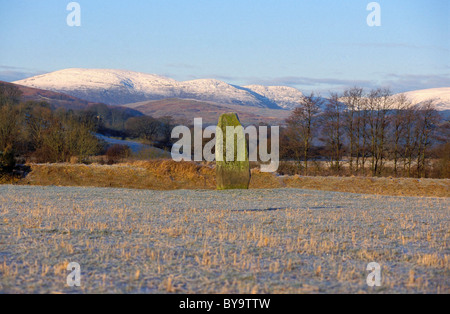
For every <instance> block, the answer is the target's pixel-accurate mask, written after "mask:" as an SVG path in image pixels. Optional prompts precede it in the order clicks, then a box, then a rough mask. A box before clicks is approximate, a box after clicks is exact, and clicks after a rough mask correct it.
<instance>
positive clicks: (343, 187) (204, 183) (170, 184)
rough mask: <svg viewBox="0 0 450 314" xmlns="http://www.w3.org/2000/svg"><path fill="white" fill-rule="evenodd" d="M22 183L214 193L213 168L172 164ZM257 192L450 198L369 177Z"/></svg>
mask: <svg viewBox="0 0 450 314" xmlns="http://www.w3.org/2000/svg"><path fill="white" fill-rule="evenodd" d="M29 166H30V169H31V171H30V172H29V173H28V175H26V176H25V177H24V178H22V179H16V180H14V181H13V180H11V179H5V178H4V179H3V182H2V183H7V184H11V183H14V184H19V185H42V186H49V185H55V186H88V187H114V188H132V189H152V190H177V189H208V190H209V189H215V187H216V182H215V170H214V166H213V164H196V163H187V162H182V163H177V162H173V161H169V160H160V161H149V162H142V161H137V162H131V163H123V164H118V165H112V166H110V165H98V164H92V165H78V164H77V165H72V164H31V165H29ZM250 187H251V188H252V189H266V188H300V189H309V190H322V191H336V192H349V193H359V194H375V195H391V196H423V197H449V196H450V180H448V179H445V180H438V179H412V178H367V177H318V176H317V177H304V176H277V175H275V174H271V173H261V172H260V171H259V170H258V169H253V170H252V180H251V184H250Z"/></svg>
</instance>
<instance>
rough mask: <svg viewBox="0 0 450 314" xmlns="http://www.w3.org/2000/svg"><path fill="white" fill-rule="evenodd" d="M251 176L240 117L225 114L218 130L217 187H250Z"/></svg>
mask: <svg viewBox="0 0 450 314" xmlns="http://www.w3.org/2000/svg"><path fill="white" fill-rule="evenodd" d="M250 176H251V174H250V162H249V159H248V150H247V140H246V138H245V134H244V129H243V127H242V124H241V122H240V121H239V117H238V115H237V114H236V113H226V114H223V115H221V116H220V118H219V123H218V125H217V132H216V179H217V189H218V190H231V189H248V187H249V185H250Z"/></svg>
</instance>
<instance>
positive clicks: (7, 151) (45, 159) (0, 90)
mask: <svg viewBox="0 0 450 314" xmlns="http://www.w3.org/2000/svg"><path fill="white" fill-rule="evenodd" d="M21 96H22V93H21V91H20V90H19V89H18V88H17V87H15V86H13V85H9V84H0V173H5V172H10V171H11V170H12V169H13V168H14V166H15V164H16V162H17V161H19V163H25V161H32V162H37V163H56V162H69V161H73V159H75V160H76V161H77V162H86V161H87V160H88V159H89V158H90V157H91V156H95V155H106V153H107V152H108V150H109V149H111V152H110V154H113V153H114V152H116V151H117V149H118V148H117V147H114V148H112V147H110V146H109V145H107V144H106V143H104V142H102V141H100V140H99V139H98V137H97V136H96V133H101V134H104V135H107V136H116V137H121V138H134V139H140V140H142V141H144V142H146V143H148V144H152V145H155V146H158V145H159V146H160V147H161V148H167V147H169V146H170V130H171V123H172V120H171V118H170V117H166V118H162V119H154V118H152V117H148V116H144V115H142V114H140V113H137V112H135V111H132V110H128V109H124V108H112V107H109V106H106V105H104V104H97V105H94V106H90V107H88V108H85V109H82V110H75V111H74V110H66V109H64V108H54V107H53V106H51V105H50V104H48V103H46V102H36V101H27V102H22V101H21ZM21 161H22V162H21Z"/></svg>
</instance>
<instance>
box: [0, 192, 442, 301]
mask: <svg viewBox="0 0 450 314" xmlns="http://www.w3.org/2000/svg"><path fill="white" fill-rule="evenodd" d="M449 205H450V202H449V199H448V198H424V197H392V196H375V195H362V194H350V193H338V192H328V191H312V190H300V189H265V190H264V189H263V190H248V191H225V192H218V191H212V190H191V191H187V190H178V191H149V190H127V189H104V188H82V187H37V186H34V187H27V186H11V185H3V186H0V248H1V249H0V293H113V292H118V293H449V292H450V261H449V259H450V250H449V238H450V228H449V222H450V210H449V208H450V206H449ZM70 262H76V263H79V264H80V266H81V275H82V277H81V287H80V288H70V287H67V285H66V277H67V276H68V274H69V273H70V272H69V271H67V269H66V268H67V265H68V264H69V263H70ZM371 262H377V263H379V264H380V265H381V268H382V286H381V287H378V288H369V287H368V286H367V284H366V278H367V276H368V274H369V272H368V271H366V267H367V265H368V264H369V263H371Z"/></svg>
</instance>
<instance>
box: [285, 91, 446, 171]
mask: <svg viewBox="0 0 450 314" xmlns="http://www.w3.org/2000/svg"><path fill="white" fill-rule="evenodd" d="M280 147H281V154H282V156H283V158H284V159H285V160H293V161H296V167H297V170H298V173H301V174H305V175H308V174H310V173H311V172H313V171H312V170H311V161H313V164H314V165H316V166H317V165H318V161H319V160H325V161H327V162H328V164H329V167H328V168H329V169H328V170H329V172H331V173H335V174H350V175H356V174H361V175H372V176H381V175H393V176H408V177H412V176H415V177H427V176H435V177H436V176H437V177H448V176H449V173H448V172H449V168H450V164H449V161H448V156H450V147H449V122H448V121H446V120H445V119H443V117H442V116H441V115H440V114H439V112H438V111H437V110H436V108H435V106H434V102H433V100H429V101H426V102H424V103H422V104H420V105H413V104H412V103H411V102H410V101H409V100H408V98H407V97H406V96H405V95H403V94H400V95H395V96H393V95H392V94H391V92H390V91H389V90H388V89H376V90H371V91H368V92H366V91H365V90H364V89H363V88H359V87H354V88H351V89H347V90H345V91H344V92H343V93H342V94H338V93H332V94H331V95H330V97H329V98H328V99H323V98H321V97H318V96H316V95H315V94H314V93H312V94H310V95H308V96H304V98H303V101H302V102H301V103H300V104H299V106H298V107H297V108H295V109H294V111H293V112H292V114H291V116H290V117H289V118H288V119H287V121H286V127H285V128H284V130H283V131H282V136H281V144H280Z"/></svg>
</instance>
